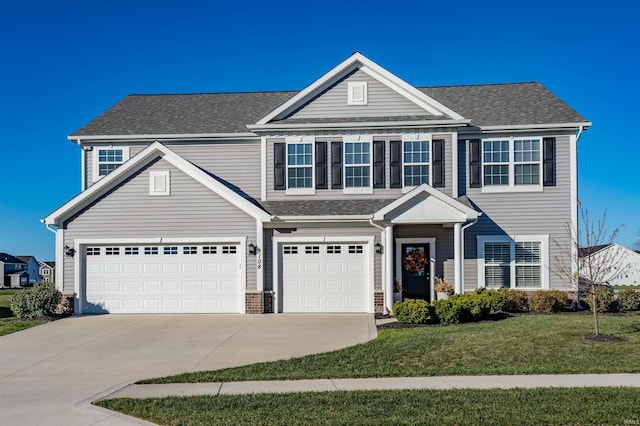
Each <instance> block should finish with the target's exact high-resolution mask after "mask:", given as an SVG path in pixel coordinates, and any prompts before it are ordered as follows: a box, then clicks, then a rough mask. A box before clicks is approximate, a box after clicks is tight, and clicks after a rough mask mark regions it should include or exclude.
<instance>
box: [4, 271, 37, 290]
mask: <svg viewBox="0 0 640 426" xmlns="http://www.w3.org/2000/svg"><path fill="white" fill-rule="evenodd" d="M4 284H5V287H11V288H22V287H28V286H30V285H33V284H30V283H29V273H28V272H27V271H15V272H10V273H8V274H7V275H6V276H5V282H4Z"/></svg>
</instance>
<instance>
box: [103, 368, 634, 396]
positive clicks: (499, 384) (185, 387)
mask: <svg viewBox="0 0 640 426" xmlns="http://www.w3.org/2000/svg"><path fill="white" fill-rule="evenodd" d="M619 386H627V387H640V374H561V375H531V376H442V377H388V378H368V379H320V380H279V381H249V382H228V383H219V382H218V383H175V384H163V385H135V384H133V385H124V386H121V387H118V388H113V389H111V390H110V391H107V392H105V393H104V394H102V395H99V396H97V397H96V398H95V400H98V399H111V398H154V397H164V396H193V395H240V394H253V393H289V392H323V391H352V390H391V389H511V388H551V387H558V388H569V387H619Z"/></svg>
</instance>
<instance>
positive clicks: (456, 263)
mask: <svg viewBox="0 0 640 426" xmlns="http://www.w3.org/2000/svg"><path fill="white" fill-rule="evenodd" d="M461 234H462V224H461V223H455V224H454V225H453V288H454V290H455V293H456V294H461V293H462V260H463V257H464V256H463V254H462V245H461V243H460V242H461Z"/></svg>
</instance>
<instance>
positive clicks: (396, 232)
mask: <svg viewBox="0 0 640 426" xmlns="http://www.w3.org/2000/svg"><path fill="white" fill-rule="evenodd" d="M479 214H480V213H479V212H477V211H476V210H474V209H473V208H472V207H471V206H470V205H467V204H465V203H463V202H462V201H461V200H457V199H454V198H451V197H449V196H448V195H446V194H443V193H442V192H440V191H438V190H437V189H434V188H433V187H431V186H429V185H426V184H423V185H421V186H419V187H417V188H415V189H413V190H412V191H410V192H409V193H407V194H405V195H404V196H402V197H400V198H399V199H397V200H396V201H394V202H393V203H391V204H389V205H387V206H385V207H384V208H382V209H380V210H379V211H378V212H376V213H375V214H374V215H373V216H372V218H371V223H372V225H374V226H376V227H378V228H379V229H380V231H381V241H383V242H384V243H383V244H382V246H383V247H384V249H383V250H382V257H383V259H382V271H381V272H382V288H383V294H384V312H386V313H388V312H390V311H391V307H392V306H393V303H394V287H395V289H397V288H398V287H400V288H401V289H402V295H403V297H404V298H418V299H425V300H428V301H433V300H434V298H435V291H434V279H435V277H437V276H438V277H441V278H443V277H444V276H446V277H447V278H448V279H449V280H450V281H451V282H452V284H453V286H454V291H455V293H462V292H463V288H464V287H463V283H464V270H463V261H464V230H465V229H466V228H468V227H469V226H472V225H473V224H475V223H476V222H477V220H478V216H479Z"/></svg>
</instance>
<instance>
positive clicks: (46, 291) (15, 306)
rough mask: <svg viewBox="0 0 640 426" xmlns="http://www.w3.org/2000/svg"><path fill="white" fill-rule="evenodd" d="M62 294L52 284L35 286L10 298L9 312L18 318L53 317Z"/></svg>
mask: <svg viewBox="0 0 640 426" xmlns="http://www.w3.org/2000/svg"><path fill="white" fill-rule="evenodd" d="M61 298H62V293H60V292H59V291H58V289H56V286H55V284H53V283H43V284H37V285H35V286H34V287H33V289H31V290H23V291H20V292H18V293H16V294H14V295H13V297H12V298H11V310H12V311H13V314H14V315H15V316H16V317H18V318H41V317H46V316H51V315H54V314H55V312H56V308H57V307H58V304H59V303H60V299H61Z"/></svg>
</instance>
